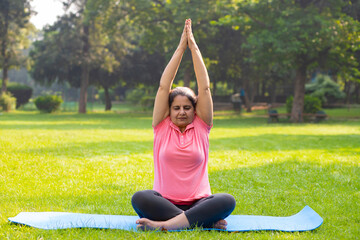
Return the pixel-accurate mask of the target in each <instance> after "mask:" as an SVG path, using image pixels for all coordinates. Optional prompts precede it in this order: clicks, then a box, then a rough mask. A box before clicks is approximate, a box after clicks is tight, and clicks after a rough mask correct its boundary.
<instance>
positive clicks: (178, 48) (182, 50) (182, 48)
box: [176, 45, 187, 53]
mask: <svg viewBox="0 0 360 240" xmlns="http://www.w3.org/2000/svg"><path fill="white" fill-rule="evenodd" d="M186 47H187V46H180V45H179V46H178V47H177V49H176V51H179V52H182V53H184V52H185V50H186Z"/></svg>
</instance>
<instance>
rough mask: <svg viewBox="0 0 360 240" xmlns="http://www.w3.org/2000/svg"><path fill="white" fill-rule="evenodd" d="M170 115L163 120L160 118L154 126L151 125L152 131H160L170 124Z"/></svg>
mask: <svg viewBox="0 0 360 240" xmlns="http://www.w3.org/2000/svg"><path fill="white" fill-rule="evenodd" d="M170 122H171V120H170V116H167V117H166V118H165V119H164V120H162V121H161V122H160V123H159V124H157V125H156V126H155V127H154V126H152V127H153V129H154V132H158V131H161V130H162V129H164V128H166V127H169V126H170Z"/></svg>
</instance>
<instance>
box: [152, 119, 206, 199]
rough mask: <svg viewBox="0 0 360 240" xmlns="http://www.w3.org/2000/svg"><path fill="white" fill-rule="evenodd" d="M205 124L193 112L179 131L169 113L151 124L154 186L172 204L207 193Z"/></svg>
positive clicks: (203, 195) (200, 196)
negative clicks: (183, 128) (152, 126)
mask: <svg viewBox="0 0 360 240" xmlns="http://www.w3.org/2000/svg"><path fill="white" fill-rule="evenodd" d="M210 129H211V126H208V125H207V124H206V123H205V122H204V121H203V120H201V118H199V117H198V116H196V115H195V118H194V120H193V122H192V123H191V124H189V125H187V126H186V129H185V131H184V132H183V133H181V131H180V129H179V127H178V126H176V125H175V124H174V123H173V122H172V121H171V120H170V117H167V118H165V119H164V120H163V121H162V122H161V123H159V124H158V125H157V126H156V127H155V128H154V175H155V176H154V178H155V179H154V190H155V191H157V192H159V193H160V194H161V195H162V196H163V197H164V198H167V199H169V200H170V201H171V202H173V203H175V204H180V205H181V204H182V205H187V204H191V203H193V202H194V201H195V200H196V199H200V198H203V197H207V196H209V195H211V190H210V183H209V178H208V171H207V163H208V156H209V133H210Z"/></svg>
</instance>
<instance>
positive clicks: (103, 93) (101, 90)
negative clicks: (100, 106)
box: [98, 89, 115, 103]
mask: <svg viewBox="0 0 360 240" xmlns="http://www.w3.org/2000/svg"><path fill="white" fill-rule="evenodd" d="M98 94H99V99H100V101H101V102H102V103H105V102H106V101H105V91H104V89H100V90H99V91H98ZM109 95H110V99H111V101H115V93H114V90H113V89H109Z"/></svg>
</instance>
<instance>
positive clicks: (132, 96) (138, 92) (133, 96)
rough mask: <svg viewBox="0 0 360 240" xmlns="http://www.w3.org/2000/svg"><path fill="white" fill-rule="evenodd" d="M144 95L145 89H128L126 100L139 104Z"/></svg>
mask: <svg viewBox="0 0 360 240" xmlns="http://www.w3.org/2000/svg"><path fill="white" fill-rule="evenodd" d="M144 95H145V91H144V90H143V89H141V88H135V89H132V90H128V91H126V101H128V102H130V103H132V104H138V103H139V102H140V101H141V99H142V98H143V96H144Z"/></svg>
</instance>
